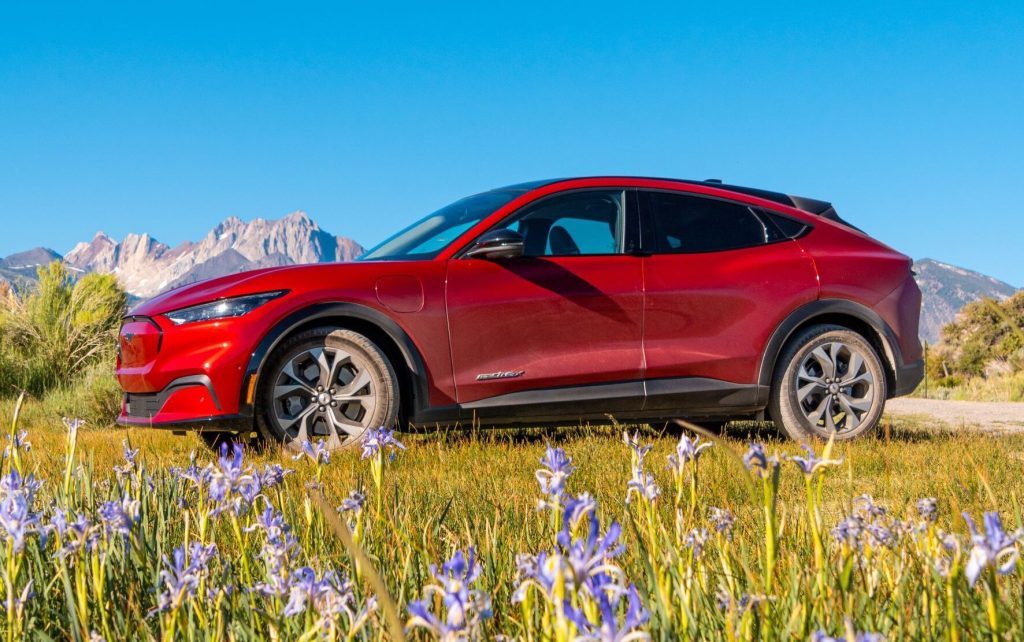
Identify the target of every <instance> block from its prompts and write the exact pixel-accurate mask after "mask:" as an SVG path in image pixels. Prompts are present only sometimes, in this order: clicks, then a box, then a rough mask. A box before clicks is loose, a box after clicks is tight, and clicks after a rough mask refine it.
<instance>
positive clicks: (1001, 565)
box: [964, 512, 1020, 586]
mask: <svg viewBox="0 0 1024 642" xmlns="http://www.w3.org/2000/svg"><path fill="white" fill-rule="evenodd" d="M964 521H966V522H967V527H968V528H969V529H970V530H971V542H973V544H974V547H973V548H972V549H971V555H970V557H969V558H968V560H967V566H966V568H965V569H964V573H965V574H966V575H967V581H968V582H970V584H971V586H974V583H975V582H976V581H977V580H978V576H979V575H981V572H982V571H983V570H984V569H985V568H987V567H989V566H991V567H993V568H995V570H996V572H997V573H999V574H1000V575H1007V574H1009V573H1012V572H1013V569H1014V568H1015V567H1016V565H1017V558H1018V557H1019V555H1020V551H1018V550H1017V537H1016V536H1015V535H1009V534H1007V532H1006V531H1005V530H1003V523H1002V520H1000V519H999V513H996V512H990V513H985V516H984V527H985V530H984V532H981V531H979V530H978V528H977V526H976V525H975V523H974V520H973V519H971V516H970V515H968V514H967V513H966V512H965V513H964Z"/></svg>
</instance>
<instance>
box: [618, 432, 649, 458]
mask: <svg viewBox="0 0 1024 642" xmlns="http://www.w3.org/2000/svg"><path fill="white" fill-rule="evenodd" d="M622 443H624V444H626V445H627V446H629V448H630V450H632V451H633V465H634V466H638V465H642V464H643V462H644V457H646V456H647V453H649V452H651V448H652V446H651V445H650V444H641V443H640V432H639V431H635V432H633V435H632V436H630V434H629V433H628V432H626V431H623V433H622Z"/></svg>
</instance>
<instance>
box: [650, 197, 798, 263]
mask: <svg viewBox="0 0 1024 642" xmlns="http://www.w3.org/2000/svg"><path fill="white" fill-rule="evenodd" d="M645 197H646V201H647V211H648V213H649V220H650V221H651V225H652V227H653V229H652V232H653V244H654V248H653V250H654V251H655V252H656V253H659V254H673V253H680V254H682V253H698V252H720V251H723V250H735V249H739V248H744V247H753V246H757V245H765V244H767V243H770V242H772V241H774V240H776V238H775V237H777V235H778V233H779V230H777V229H776V228H775V227H774V226H773V225H772V224H771V222H769V221H767V220H762V218H761V217H759V216H758V215H757V214H756V213H755V212H754V210H753V209H751V208H749V207H746V206H745V205H740V204H738V203H730V202H727V201H720V200H716V199H712V198H702V197H699V196H688V195H685V194H673V193H669V192H647V193H646V195H645Z"/></svg>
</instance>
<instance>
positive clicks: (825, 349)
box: [768, 325, 887, 441]
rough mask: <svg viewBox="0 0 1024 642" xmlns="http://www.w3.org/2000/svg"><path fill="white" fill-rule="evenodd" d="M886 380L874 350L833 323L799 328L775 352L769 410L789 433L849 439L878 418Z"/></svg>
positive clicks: (803, 437)
mask: <svg viewBox="0 0 1024 642" xmlns="http://www.w3.org/2000/svg"><path fill="white" fill-rule="evenodd" d="M886 385H887V384H886V378H885V370H884V368H883V366H882V360H881V358H880V357H879V355H878V352H877V351H876V350H875V349H874V347H872V346H871V344H870V343H868V342H867V341H866V340H865V339H864V337H862V336H861V335H860V334H858V333H856V332H854V331H852V330H849V329H847V328H843V327H840V326H835V325H818V326H813V327H810V328H807V329H805V330H802V331H801V332H800V333H799V334H798V335H797V336H796V337H794V338H793V340H792V341H790V342H789V343H788V344H787V346H786V349H785V350H784V351H783V353H782V354H781V355H780V356H779V360H778V363H777V365H776V369H775V376H774V378H773V381H772V390H771V399H770V401H769V405H768V412H769V414H770V415H771V417H772V419H773V420H774V422H775V425H776V427H778V428H780V429H781V430H782V431H784V432H785V433H786V434H787V435H788V436H789V437H791V438H792V439H795V440H798V441H806V440H808V439H810V438H812V437H816V438H820V439H829V438H830V437H833V436H834V437H835V439H837V440H842V439H853V438H855V437H858V436H860V435H863V434H865V433H867V432H870V431H871V430H874V428H875V426H877V425H878V421H879V419H881V417H882V411H883V410H884V408H885V399H886V396H887V395H886V393H887V388H886Z"/></svg>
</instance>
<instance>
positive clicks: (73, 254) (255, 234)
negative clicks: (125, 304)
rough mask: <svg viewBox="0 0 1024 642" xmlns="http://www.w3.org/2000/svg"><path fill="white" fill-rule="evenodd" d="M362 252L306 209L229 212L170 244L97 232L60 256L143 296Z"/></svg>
mask: <svg viewBox="0 0 1024 642" xmlns="http://www.w3.org/2000/svg"><path fill="white" fill-rule="evenodd" d="M362 252H363V248H362V247H361V246H360V245H359V244H358V243H356V242H355V241H353V240H351V239H349V238H345V237H338V236H333V235H331V234H328V233H327V232H324V231H323V230H322V229H320V226H319V225H317V224H316V222H315V221H313V219H312V218H310V216H309V215H308V214H307V213H306V212H303V211H295V212H292V213H290V214H287V215H285V216H283V217H281V218H279V219H262V218H256V219H253V220H251V221H249V222H245V221H243V220H242V219H241V218H239V217H237V216H229V217H227V218H226V219H224V220H223V221H221V222H220V223H218V224H217V225H216V226H214V228H213V229H211V230H210V231H209V232H208V233H207V234H206V236H204V237H203V238H202V239H201V240H199V241H197V242H192V241H185V242H184V243H182V244H180V245H178V246H177V247H174V248H171V247H169V246H167V245H165V244H164V243H161V242H160V241H158V240H156V239H154V238H153V237H152V236H150V235H149V234H148V233H141V234H135V233H133V234H128V235H126V236H125V237H124V239H122V240H121V241H115V240H114V239H111V238H110V237H109V236H107V235H106V234H104V233H102V232H98V233H97V234H96V236H94V237H93V239H92V241H90V242H82V243H79V244H78V245H76V246H75V247H74V248H73V249H72V250H71V251H70V252H68V254H67V256H65V257H64V261H65V263H67V264H68V266H69V267H71V268H72V269H74V270H75V271H77V272H102V273H109V274H116V275H117V277H118V279H119V280H120V281H121V283H122V284H123V285H124V287H125V289H126V290H128V292H129V293H131V294H133V295H135V296H138V297H141V298H147V297H151V296H153V295H155V294H157V293H159V292H161V291H163V290H165V289H167V288H169V287H172V286H176V285H180V284H182V283H191V282H194V281H197V280H199V279H201V278H211V277H215V276H222V275H224V274H229V273H232V272H239V271H244V270H249V269H255V268H259V267H269V266H275V265H289V264H292V263H324V262H333V261H350V260H352V259H354V258H355V257H357V256H359V254H361V253H362ZM54 256H55V257H57V258H60V257H59V255H57V254H55V253H54ZM51 260H52V259H51Z"/></svg>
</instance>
